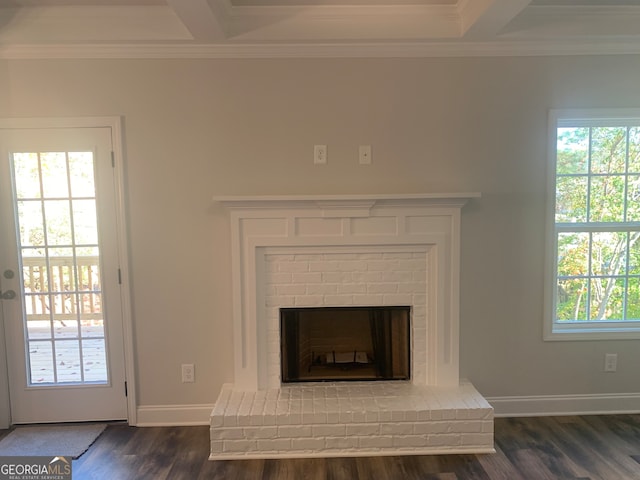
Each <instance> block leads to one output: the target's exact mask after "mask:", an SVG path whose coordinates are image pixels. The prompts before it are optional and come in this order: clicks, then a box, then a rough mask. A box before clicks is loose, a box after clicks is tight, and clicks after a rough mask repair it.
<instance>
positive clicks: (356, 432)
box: [347, 423, 384, 437]
mask: <svg viewBox="0 0 640 480" xmlns="http://www.w3.org/2000/svg"><path fill="white" fill-rule="evenodd" d="M381 427H382V426H381V425H378V424H377V423H374V424H371V423H354V424H350V425H349V424H347V436H359V437H361V436H364V435H378V434H380V433H382V432H381ZM383 434H384V433H383Z"/></svg>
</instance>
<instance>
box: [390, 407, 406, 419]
mask: <svg viewBox="0 0 640 480" xmlns="http://www.w3.org/2000/svg"><path fill="white" fill-rule="evenodd" d="M391 421H392V422H404V421H405V416H404V411H402V410H393V411H392V412H391Z"/></svg>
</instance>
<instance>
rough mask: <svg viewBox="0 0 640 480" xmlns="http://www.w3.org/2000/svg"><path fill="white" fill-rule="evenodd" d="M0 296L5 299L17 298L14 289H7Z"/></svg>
mask: <svg viewBox="0 0 640 480" xmlns="http://www.w3.org/2000/svg"><path fill="white" fill-rule="evenodd" d="M0 298H2V299H3V300H13V299H14V298H16V292H14V291H13V290H7V291H6V292H2V294H0Z"/></svg>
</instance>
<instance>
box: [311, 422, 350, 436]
mask: <svg viewBox="0 0 640 480" xmlns="http://www.w3.org/2000/svg"><path fill="white" fill-rule="evenodd" d="M346 434H347V427H346V425H330V424H327V425H313V427H312V435H309V436H314V437H339V436H345V435H346Z"/></svg>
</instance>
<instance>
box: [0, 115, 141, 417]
mask: <svg viewBox="0 0 640 480" xmlns="http://www.w3.org/2000/svg"><path fill="white" fill-rule="evenodd" d="M122 124H123V119H122V117H117V116H114V117H69V118H66V117H65V118H0V130H3V129H21V130H28V129H35V128H38V129H54V128H101V127H107V128H110V129H111V135H112V142H113V161H114V163H115V172H114V175H115V179H116V192H115V195H116V215H117V219H116V222H117V232H116V242H117V245H118V252H119V268H120V273H121V281H122V286H121V288H120V295H121V302H122V323H123V325H122V329H123V340H124V365H125V379H126V382H127V421H128V423H129V425H132V426H135V425H136V424H137V401H136V379H135V369H134V346H133V345H134V344H133V325H132V315H131V291H130V288H131V287H130V285H131V283H130V281H129V278H130V277H129V255H128V248H127V245H128V243H127V228H126V221H125V219H126V214H125V213H126V209H125V194H124V171H123V170H124V155H123V152H124V149H123V143H122ZM0 274H1V272H0ZM0 327H1V328H0V342H1V343H0V345H2V346H3V351H4V354H2V355H0V428H8V427H9V426H10V425H11V412H10V401H9V377H8V372H7V358H6V355H7V352H6V348H4V346H5V345H6V344H5V336H4V318H3V314H2V309H0Z"/></svg>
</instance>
